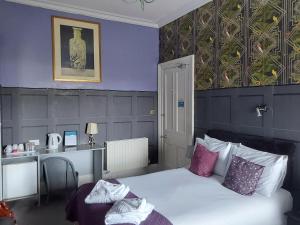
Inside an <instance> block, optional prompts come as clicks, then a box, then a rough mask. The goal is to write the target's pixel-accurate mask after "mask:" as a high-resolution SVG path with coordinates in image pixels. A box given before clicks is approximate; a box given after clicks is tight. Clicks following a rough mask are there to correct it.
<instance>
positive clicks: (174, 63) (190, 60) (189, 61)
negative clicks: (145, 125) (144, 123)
mask: <svg viewBox="0 0 300 225" xmlns="http://www.w3.org/2000/svg"><path fill="white" fill-rule="evenodd" d="M180 65H185V66H189V67H191V68H190V71H191V73H189V75H190V79H192V84H193V85H192V87H191V89H190V90H189V91H190V93H191V95H192V96H193V97H192V99H191V105H192V124H194V74H195V55H189V56H186V57H183V58H178V59H174V60H171V61H168V62H164V63H161V64H158V163H159V164H161V163H162V162H163V160H164V159H163V155H164V154H163V138H162V135H163V129H164V126H163V117H164V115H163V107H164V105H163V104H164V103H163V86H162V82H163V81H162V71H163V70H164V69H166V68H174V67H178V66H180ZM193 136H194V126H192V137H191V138H192V139H193Z"/></svg>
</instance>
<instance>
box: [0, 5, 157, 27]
mask: <svg viewBox="0 0 300 225" xmlns="http://www.w3.org/2000/svg"><path fill="white" fill-rule="evenodd" d="M6 1H7V2H13V3H19V4H24V5H30V6H35V7H40V8H44V9H51V10H56V11H61V12H67V13H72V14H79V15H83V16H89V17H94V18H99V19H104V20H111V21H117V22H122V23H129V24H135V25H140V26H145V27H153V28H159V27H158V24H156V23H153V22H152V21H150V20H143V19H140V18H133V17H127V16H123V15H119V14H113V13H108V12H103V11H100V10H93V9H88V8H83V7H76V6H72V5H69V4H63V3H56V2H51V3H49V2H42V1H36V0H6Z"/></svg>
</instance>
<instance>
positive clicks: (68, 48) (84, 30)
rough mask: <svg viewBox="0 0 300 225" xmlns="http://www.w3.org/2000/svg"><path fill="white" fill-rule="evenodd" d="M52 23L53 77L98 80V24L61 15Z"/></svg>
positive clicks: (78, 80) (53, 19)
mask: <svg viewBox="0 0 300 225" xmlns="http://www.w3.org/2000/svg"><path fill="white" fill-rule="evenodd" d="M52 25H53V73H54V80H56V81H74V82H100V81H101V64H100V62H101V60H100V40H99V38H100V25H99V24H97V23H91V22H86V21H80V20H71V19H66V18H61V17H53V18H52Z"/></svg>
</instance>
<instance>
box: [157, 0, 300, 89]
mask: <svg viewBox="0 0 300 225" xmlns="http://www.w3.org/2000/svg"><path fill="white" fill-rule="evenodd" d="M191 54H195V89H196V90H206V89H212V88H230V87H245V86H265V85H288V84H300V1H299V0H214V1H212V2H209V3H207V4H206V5H204V6H202V7H200V8H198V9H196V10H194V11H192V12H190V13H189V14H187V15H185V16H183V17H181V18H179V19H178V20H176V21H173V22H172V23H169V24H167V25H166V26H164V27H162V28H161V29H160V62H166V61H169V60H172V59H175V58H179V57H184V56H187V55H191Z"/></svg>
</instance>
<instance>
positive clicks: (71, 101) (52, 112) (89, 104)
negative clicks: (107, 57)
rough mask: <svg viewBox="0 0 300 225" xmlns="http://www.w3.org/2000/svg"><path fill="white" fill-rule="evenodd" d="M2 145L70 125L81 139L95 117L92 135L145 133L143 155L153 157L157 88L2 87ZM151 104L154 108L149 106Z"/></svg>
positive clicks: (155, 152)
mask: <svg viewBox="0 0 300 225" xmlns="http://www.w3.org/2000/svg"><path fill="white" fill-rule="evenodd" d="M1 99H2V108H3V112H2V114H3V118H2V120H3V128H2V137H3V143H2V144H3V145H7V144H12V143H22V142H25V141H28V140H29V139H39V140H40V141H41V145H42V146H45V145H46V134H47V133H51V132H58V133H60V134H61V135H63V133H64V131H67V130H76V131H77V132H78V142H79V143H87V136H86V134H85V129H86V123H88V122H96V123H98V124H99V128H100V132H99V134H98V135H96V141H97V142H99V143H103V142H104V141H106V140H119V139H126V138H137V137H148V138H149V158H150V160H151V162H152V163H155V162H157V158H158V150H157V148H158V144H157V143H158V142H157V93H156V92H132V91H128V92H127V91H121V92H120V91H98V90H61V89H27V88H3V89H2V97H1ZM151 110H154V112H155V114H154V115H152V114H151V113H150V112H151Z"/></svg>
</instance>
